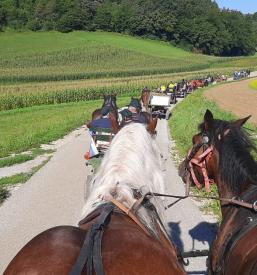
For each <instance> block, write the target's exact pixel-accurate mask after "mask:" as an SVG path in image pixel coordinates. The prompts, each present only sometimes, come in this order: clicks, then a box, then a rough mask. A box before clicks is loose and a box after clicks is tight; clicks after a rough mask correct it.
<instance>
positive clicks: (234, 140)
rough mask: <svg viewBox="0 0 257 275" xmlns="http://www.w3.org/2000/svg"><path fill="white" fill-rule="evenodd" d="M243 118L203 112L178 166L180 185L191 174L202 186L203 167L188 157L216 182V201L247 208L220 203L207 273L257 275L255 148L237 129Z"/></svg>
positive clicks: (241, 131) (190, 176)
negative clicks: (236, 201)
mask: <svg viewBox="0 0 257 275" xmlns="http://www.w3.org/2000/svg"><path fill="white" fill-rule="evenodd" d="M248 119H249V117H246V118H243V119H240V120H237V121H235V122H228V121H223V120H218V119H214V118H213V115H212V113H211V112H210V111H209V110H207V111H206V113H205V116H204V122H203V123H202V124H201V125H200V126H199V129H200V133H199V134H197V135H195V136H194V137H193V148H192V149H191V153H190V154H189V155H188V157H187V158H186V159H185V160H184V162H183V163H182V164H181V165H180V168H179V173H180V175H181V176H182V178H183V180H184V182H186V181H187V179H189V178H191V179H192V178H193V177H192V173H193V174H195V177H196V178H197V180H198V181H199V182H200V183H201V184H203V183H204V179H205V178H206V177H205V176H204V175H203V170H202V168H201V167H200V166H199V165H193V166H190V165H189V164H190V162H191V161H192V159H195V162H193V163H195V164H196V163H197V162H198V163H199V162H205V168H206V172H207V177H208V178H212V179H213V180H214V182H215V183H216V184H217V187H218V193H219V196H220V198H228V199H231V198H238V199H239V200H240V201H243V202H247V203H249V205H248V207H250V208H247V207H246V206H238V205H235V204H234V203H233V204H232V203H229V202H226V201H225V200H223V201H221V212H222V222H221V225H220V228H219V232H218V235H217V238H216V240H215V242H214V244H213V246H212V249H211V253H210V265H209V273H210V274H228V275H232V274H233V275H244V274H257V213H256V212H255V211H254V209H257V207H256V204H257V203H256V201H257V163H256V161H255V160H254V159H253V157H252V155H251V150H252V149H253V150H255V151H256V147H255V146H254V144H253V143H252V142H251V141H250V139H249V136H248V134H247V133H246V132H245V131H244V130H243V129H242V128H241V127H242V125H243V124H244V123H245V122H246V121H247V120H248ZM207 150H209V153H208V154H205V153H204V152H205V151H207ZM201 155H202V156H203V157H200V156H201ZM207 155H209V157H207ZM185 168H186V169H185Z"/></svg>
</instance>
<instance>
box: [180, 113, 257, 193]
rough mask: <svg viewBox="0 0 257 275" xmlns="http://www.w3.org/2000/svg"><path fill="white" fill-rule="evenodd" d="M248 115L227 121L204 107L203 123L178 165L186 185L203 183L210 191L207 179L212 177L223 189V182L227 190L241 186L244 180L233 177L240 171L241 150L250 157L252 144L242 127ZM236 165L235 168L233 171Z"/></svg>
mask: <svg viewBox="0 0 257 275" xmlns="http://www.w3.org/2000/svg"><path fill="white" fill-rule="evenodd" d="M249 118H250V116H248V117H246V118H243V119H239V120H237V121H234V122H228V121H223V120H219V119H214V118H213V114H212V113H211V111H209V110H207V111H206V113H205V115H204V121H203V123H201V124H200V125H199V130H200V132H199V133H198V134H196V135H194V136H193V138H192V142H193V147H192V148H191V149H190V150H189V152H188V155H187V157H186V158H185V160H184V161H182V163H181V164H180V166H179V175H180V176H181V177H182V179H183V181H184V182H185V183H187V184H188V185H189V184H190V183H194V184H195V185H196V186H197V187H198V188H202V186H203V185H205V188H206V190H207V191H210V183H212V182H213V181H214V182H215V183H217V184H218V183H219V182H222V184H221V185H222V188H223V190H224V189H225V188H224V186H225V185H226V190H227V191H226V193H230V194H231V193H234V192H235V191H236V190H235V188H236V189H238V187H239V186H240V183H239V181H241V182H244V181H245V180H246V179H243V178H242V177H240V178H241V180H239V179H237V180H236V177H235V175H236V174H237V172H238V171H242V167H240V165H238V163H237V162H238V156H239V155H240V150H241V152H244V155H245V157H246V158H247V159H248V160H249V161H250V159H251V157H250V154H249V149H250V148H253V147H254V146H253V145H252V143H251V142H250V140H249V138H248V137H247V134H245V133H244V132H243V130H242V129H241V127H242V125H244V123H245V122H246V121H247V120H248V119H249ZM240 147H241V148H240ZM243 147H244V149H243ZM250 162H251V161H250ZM251 166H254V165H253V164H251ZM233 167H234V168H233ZM235 167H237V171H234V169H235ZM255 167H256V164H255ZM230 170H231V171H230ZM252 170H254V168H252ZM255 172H256V168H255ZM248 174H251V173H250V172H249V173H248ZM211 179H212V180H211ZM236 182H237V183H236ZM236 186H237V187H236ZM228 190H230V191H228ZM238 192H239V190H237V191H236V193H238Z"/></svg>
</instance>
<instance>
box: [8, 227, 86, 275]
mask: <svg viewBox="0 0 257 275" xmlns="http://www.w3.org/2000/svg"><path fill="white" fill-rule="evenodd" d="M85 234H86V232H85V231H84V230H81V229H79V228H78V227H72V226H58V227H54V228H50V229H48V230H46V231H44V232H42V233H40V234H39V235H37V236H36V237H34V238H33V239H32V240H31V241H30V242H29V243H27V244H26V245H25V246H24V247H23V248H22V249H21V250H20V251H19V252H18V254H17V255H16V256H15V257H14V259H13V260H12V261H11V263H10V264H9V265H8V267H7V269H6V270H5V272H4V275H9V274H12V275H14V274H15V275H17V274H37V275H41V274H42V275H46V274H48V275H49V274H56V275H57V274H68V273H69V271H70V270H71V268H72V266H73V264H74V262H75V261H76V258H77V256H78V254H79V251H80V248H81V246H82V244H83V241H84V238H85Z"/></svg>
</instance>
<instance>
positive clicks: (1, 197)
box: [0, 186, 10, 205]
mask: <svg viewBox="0 0 257 275" xmlns="http://www.w3.org/2000/svg"><path fill="white" fill-rule="evenodd" d="M9 196H10V192H9V191H8V190H7V189H6V188H3V187H1V186H0V205H1V203H3V202H4V201H5V200H6V199H7V198H8V197H9Z"/></svg>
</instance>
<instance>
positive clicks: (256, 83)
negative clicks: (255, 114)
mask: <svg viewBox="0 0 257 275" xmlns="http://www.w3.org/2000/svg"><path fill="white" fill-rule="evenodd" d="M250 88H252V89H254V90H257V80H253V81H251V83H250Z"/></svg>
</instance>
